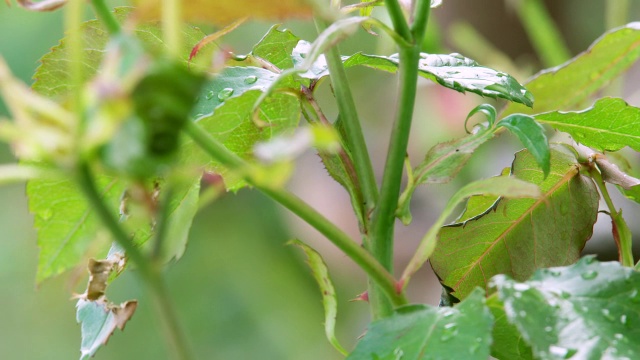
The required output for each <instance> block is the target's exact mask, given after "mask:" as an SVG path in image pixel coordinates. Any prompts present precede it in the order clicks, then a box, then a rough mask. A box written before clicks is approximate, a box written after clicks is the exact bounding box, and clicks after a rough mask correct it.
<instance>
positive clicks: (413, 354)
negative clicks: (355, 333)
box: [347, 289, 493, 360]
mask: <svg viewBox="0 0 640 360" xmlns="http://www.w3.org/2000/svg"><path fill="white" fill-rule="evenodd" d="M492 323H493V319H492V316H491V312H490V311H489V309H488V308H487V306H486V305H485V299H484V293H483V291H481V290H480V289H476V290H475V291H474V292H473V293H472V294H471V295H470V296H469V298H467V299H466V300H465V301H463V302H461V303H460V304H458V305H456V306H455V307H453V308H451V307H443V308H436V307H432V306H427V305H409V306H405V307H401V308H399V309H397V310H396V312H395V313H394V314H393V315H391V316H390V317H387V318H383V319H381V320H377V321H374V322H373V323H371V325H370V326H369V329H368V330H367V333H366V334H365V335H364V337H363V338H362V340H360V342H359V343H358V345H357V346H356V348H355V350H354V351H353V352H352V353H351V355H349V357H347V360H371V359H380V360H396V359H402V360H426V359H467V360H475V359H478V360H486V359H487V358H488V357H489V346H490V344H491V326H492Z"/></svg>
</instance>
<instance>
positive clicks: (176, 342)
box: [77, 163, 192, 360]
mask: <svg viewBox="0 0 640 360" xmlns="http://www.w3.org/2000/svg"><path fill="white" fill-rule="evenodd" d="M77 181H78V184H79V185H80V188H81V189H82V191H83V192H84V194H85V196H86V197H87V200H88V201H89V203H90V204H91V208H92V209H93V210H94V211H95V212H96V213H97V215H98V217H99V218H100V220H102V223H103V224H104V225H105V226H106V227H107V229H108V230H109V231H110V232H111V234H112V235H113V238H114V240H115V241H116V243H118V245H120V246H121V247H122V248H123V249H124V251H125V253H126V255H127V258H129V259H131V261H133V263H135V264H136V266H137V268H138V271H139V272H140V277H141V278H142V279H143V280H144V281H143V282H144V283H145V285H146V286H148V287H149V290H150V293H151V296H152V298H153V301H154V303H155V304H156V306H157V307H158V311H157V313H158V315H159V316H160V317H161V321H162V323H163V325H164V332H165V335H166V338H167V339H168V340H169V342H170V344H171V348H172V349H173V351H174V352H175V354H176V358H178V359H181V360H187V359H191V358H192V356H191V351H190V350H189V349H188V347H187V344H188V343H187V340H186V338H185V336H184V334H183V333H182V331H181V327H180V325H179V322H178V318H177V316H176V314H175V312H174V309H173V306H172V304H171V302H170V300H169V295H168V292H167V289H166V286H165V284H164V281H163V280H162V277H161V274H160V268H159V267H155V266H152V264H151V262H150V261H149V259H148V258H147V257H146V256H145V255H144V254H142V252H140V249H138V248H137V247H136V246H135V245H134V244H133V242H132V241H131V239H130V238H129V236H128V235H127V234H126V233H125V232H124V230H123V228H122V226H120V224H119V223H118V220H117V219H116V217H115V216H114V215H113V213H114V212H113V211H111V209H109V208H108V207H107V205H106V204H105V202H104V200H103V199H102V196H101V195H100V193H99V192H98V189H97V188H96V185H95V179H94V177H93V173H92V172H91V169H90V168H89V165H88V164H86V163H81V164H80V165H79V167H78V174H77Z"/></svg>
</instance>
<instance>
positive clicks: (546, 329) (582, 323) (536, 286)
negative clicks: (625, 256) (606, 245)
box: [493, 257, 640, 360]
mask: <svg viewBox="0 0 640 360" xmlns="http://www.w3.org/2000/svg"><path fill="white" fill-rule="evenodd" d="M493 284H494V285H495V286H496V287H497V289H498V294H499V296H500V299H501V300H502V302H503V303H504V309H505V312H506V314H507V317H508V319H509V321H510V322H511V323H513V324H515V326H516V327H517V328H518V330H519V331H520V333H521V334H522V335H523V337H524V339H526V341H527V342H528V343H529V344H531V347H532V348H533V353H534V354H535V357H536V358H537V359H543V360H546V359H550V360H551V359H554V360H555V359H568V358H572V359H637V358H639V357H640V347H639V346H638V343H637V339H638V337H639V336H640V328H639V327H637V326H635V324H638V322H640V295H639V294H640V293H639V292H638V289H639V288H640V273H638V272H637V271H635V270H633V269H630V268H625V267H622V266H621V265H620V264H619V263H617V262H608V263H600V262H597V261H595V260H594V258H593V257H586V258H583V259H580V261H578V263H576V264H575V265H572V266H567V267H558V268H551V269H543V270H539V271H537V272H536V273H535V274H534V275H533V277H532V278H531V279H530V280H529V281H527V282H524V283H518V282H516V281H514V280H512V279H510V278H509V277H507V276H504V275H500V276H496V277H494V279H493Z"/></svg>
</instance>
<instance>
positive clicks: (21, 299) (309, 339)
mask: <svg viewBox="0 0 640 360" xmlns="http://www.w3.org/2000/svg"><path fill="white" fill-rule="evenodd" d="M610 1H615V0H610ZM507 3H510V1H504V0H491V1H489V0H485V1H465V0H448V1H447V0H445V1H444V5H443V6H442V7H441V8H440V9H437V10H435V11H434V12H433V16H434V17H435V18H434V20H435V21H433V22H432V23H431V25H432V26H431V27H432V33H433V34H435V35H434V36H433V37H432V38H431V39H430V41H429V43H428V44H426V46H427V50H428V51H433V52H435V51H438V52H450V51H457V52H460V53H463V54H465V55H467V56H469V57H472V58H476V60H479V61H480V62H481V63H484V64H486V65H492V66H494V67H497V68H500V69H504V70H508V71H514V72H515V73H514V75H516V77H517V78H518V79H520V80H521V81H524V80H525V79H526V78H527V77H528V76H529V75H530V74H532V73H533V72H535V71H537V70H538V69H540V68H541V65H540V61H539V60H538V58H537V56H536V55H535V52H534V51H533V49H532V46H531V45H530V42H529V40H528V38H527V36H526V34H525V32H524V30H523V29H522V26H521V25H520V23H519V21H518V18H517V16H516V15H515V13H514V11H512V10H510V9H509V7H508V5H507ZM630 3H631V9H630V11H629V14H639V13H640V4H638V1H630ZM113 4H115V3H113ZM547 4H548V6H549V8H550V10H551V12H552V15H553V18H554V19H555V20H556V22H557V23H558V25H559V27H560V30H561V32H562V34H563V36H564V38H565V39H566V41H567V43H568V44H569V48H570V50H571V52H572V55H575V54H577V53H578V52H580V51H583V50H584V49H586V47H587V46H588V45H589V44H590V43H591V42H592V41H593V40H594V39H595V38H596V37H598V36H599V35H600V34H601V33H602V32H603V31H604V30H605V28H606V25H605V19H604V15H603V14H604V13H605V6H606V2H605V1H602V0H598V1H586V2H585V1H580V0H556V1H548V2H547ZM375 14H376V15H379V16H384V13H383V12H382V11H379V10H376V13H375ZM634 16H635V17H636V18H635V19H634V18H633V17H634ZM638 17H639V16H636V15H633V16H632V15H629V20H630V21H631V20H640V19H639V18H638ZM286 25H287V27H290V28H291V29H293V30H294V32H295V33H296V34H298V35H299V36H301V37H302V38H306V39H307V40H312V39H313V37H314V28H313V26H312V24H310V23H305V22H301V21H299V22H292V23H288V24H286ZM269 27H270V24H267V23H252V24H249V25H246V26H243V27H242V28H241V29H239V30H238V31H236V32H234V33H232V34H230V35H229V36H228V37H227V38H226V40H225V41H226V43H227V44H228V45H227V46H229V47H230V48H232V49H234V51H235V52H237V53H244V52H248V51H249V50H250V48H251V46H252V45H253V44H254V43H255V42H257V41H258V40H259V39H260V37H261V34H263V33H265V32H266V30H267V29H268V28H269ZM205 30H210V29H205ZM62 31H63V30H62V13H61V12H60V11H58V12H53V13H42V14H39V13H28V12H26V11H25V10H23V9H21V8H19V7H17V6H15V5H14V6H12V7H8V6H7V5H6V4H5V3H4V2H0V55H1V56H2V57H3V58H4V59H5V60H6V61H7V62H8V63H9V66H10V67H11V69H12V71H13V72H14V73H15V74H16V75H17V76H19V77H20V78H22V79H23V80H24V81H25V82H30V77H31V76H32V74H33V73H34V71H35V68H36V67H37V65H38V64H37V59H38V58H40V57H41V56H42V55H44V54H45V53H46V52H47V51H48V50H49V48H51V47H52V46H54V45H55V44H56V43H57V42H58V40H59V39H60V38H61V37H62ZM478 36H480V37H482V38H484V39H485V40H487V41H488V44H492V45H493V46H494V47H495V48H497V49H499V50H500V51H502V52H503V53H502V54H498V53H496V52H495V51H493V50H492V49H491V47H489V46H488V44H487V46H485V45H482V46H478V45H479V44H482V43H481V42H479V41H478V38H477V37H478ZM341 47H342V51H343V53H345V54H350V53H353V52H356V51H361V50H362V51H365V52H369V53H372V52H378V53H384V54H388V53H390V52H393V47H392V45H391V44H390V43H389V42H388V40H387V39H385V38H384V37H381V38H375V37H372V36H370V35H368V34H366V33H364V32H362V31H361V32H360V33H358V34H357V35H356V36H355V37H354V38H353V39H349V40H347V41H346V42H345V43H344V44H343V45H341ZM638 73H639V71H638V68H637V66H636V67H635V68H634V69H633V71H632V72H631V73H630V75H629V76H628V79H629V80H628V81H627V86H626V87H625V97H626V99H627V100H628V101H629V102H630V103H632V104H634V105H636V106H637V105H640V101H639V100H640V94H639V93H638V89H637V88H634V84H637V83H638V80H637V79H638V77H639V76H638ZM349 75H350V77H351V80H352V85H353V88H354V92H355V94H356V101H357V103H358V107H359V111H360V114H361V117H362V118H363V119H364V121H365V122H366V124H365V127H366V136H367V139H368V141H369V144H370V146H371V151H372V154H373V158H374V161H375V163H376V169H377V170H378V171H381V167H382V163H383V161H384V152H385V151H386V141H387V140H386V134H388V132H389V126H390V119H391V118H392V115H393V107H394V106H395V78H394V76H392V75H388V74H381V73H375V72H372V71H370V70H367V69H354V70H350V73H349ZM634 79H635V80H634ZM420 84H421V87H420V91H419V99H418V104H417V113H416V119H415V125H414V132H413V134H412V139H411V148H410V153H411V157H412V158H413V159H415V161H418V160H419V159H420V158H422V157H423V156H424V153H425V152H426V150H427V149H428V148H429V147H430V146H432V145H433V144H434V143H435V142H436V141H441V140H448V139H450V138H452V137H455V136H458V135H461V134H462V133H463V131H464V130H463V127H462V124H463V122H464V118H465V116H466V114H467V112H468V111H469V110H471V109H472V108H473V107H474V106H475V105H476V104H478V103H479V102H481V101H482V100H481V99H478V98H476V97H475V96H471V95H466V96H465V95H462V94H458V93H455V92H452V91H449V90H442V89H439V88H437V87H434V86H430V85H429V84H427V83H426V82H422V81H421V82H420ZM320 101H321V103H322V104H323V105H324V106H325V108H326V111H327V113H328V114H334V115H335V109H333V108H332V104H331V94H330V91H329V89H328V87H327V86H326V85H325V86H324V87H323V89H321V94H320ZM0 115H1V116H6V115H7V111H6V108H5V107H4V105H3V104H2V102H1V101H0ZM517 149H518V145H517V144H516V142H515V141H513V139H510V138H508V137H504V136H503V137H502V139H501V140H500V141H495V142H493V143H491V144H489V145H486V146H484V147H483V148H482V149H481V151H480V152H479V154H477V155H476V156H475V158H474V160H473V163H472V164H471V166H469V167H468V169H466V170H465V172H464V173H463V174H462V175H461V176H460V177H459V179H457V181H455V182H454V183H453V184H451V185H447V186H437V187H430V188H422V189H420V191H419V192H418V194H417V195H416V199H415V201H414V203H413V209H414V219H415V220H414V222H415V224H413V225H412V226H411V227H408V228H403V227H401V226H399V227H400V228H399V229H398V231H397V234H398V239H399V240H398V242H399V244H398V246H397V256H398V263H399V264H400V265H403V264H404V263H405V262H406V259H407V258H408V256H409V255H410V254H411V252H412V251H413V249H414V248H415V244H416V241H417V240H419V238H420V237H421V236H422V234H423V233H424V231H425V230H426V229H427V228H428V226H429V225H430V224H431V223H432V221H433V219H434V218H435V216H436V215H437V213H438V211H439V210H440V209H441V207H442V206H443V205H444V202H445V201H446V200H447V197H448V195H449V194H451V192H452V191H453V190H454V189H455V188H457V187H459V186H460V184H462V183H464V182H465V181H468V180H470V179H474V178H478V177H482V176H490V175H493V174H496V173H498V172H499V170H500V169H501V168H502V167H504V166H509V164H510V162H511V157H512V155H511V154H512V153H513V151H514V150H517ZM0 157H1V158H2V160H3V162H9V161H12V160H11V155H10V151H9V150H8V148H7V147H6V146H2V147H1V148H0ZM486 159H489V160H486ZM291 188H292V190H293V191H295V192H297V193H299V194H300V195H301V196H302V197H303V198H305V199H306V200H307V201H309V202H310V203H312V204H314V205H315V206H317V207H318V208H319V209H320V210H321V211H322V212H323V213H325V214H326V215H327V216H328V217H329V218H331V219H333V220H335V221H336V222H337V223H338V224H339V226H341V227H342V228H344V229H345V230H346V231H349V232H350V233H351V234H353V235H354V238H357V229H356V226H355V222H354V221H355V220H354V218H353V216H352V215H351V214H350V213H349V202H348V198H347V196H346V194H344V192H343V191H342V189H340V188H339V186H337V185H336V184H334V183H332V181H331V180H330V179H329V178H328V177H326V176H325V174H324V170H323V169H322V166H321V164H320V162H319V159H317V157H315V156H314V155H313V154H307V155H305V156H303V157H302V158H301V160H300V164H299V167H298V170H297V173H296V176H295V177H294V179H293V180H292V183H291ZM0 201H1V203H2V206H0V285H2V290H1V291H0V306H1V307H2V309H3V316H2V320H1V321H0V359H74V358H77V357H78V355H79V350H78V349H79V344H80V329H79V326H78V325H77V324H76V322H75V309H74V304H75V303H74V301H71V300H70V297H71V295H72V292H73V291H74V290H78V289H77V287H76V285H75V283H74V282H73V281H72V280H71V279H74V278H75V277H73V276H62V277H59V278H56V279H53V280H48V281H46V282H45V283H44V284H43V285H42V286H41V287H40V288H39V289H36V288H35V285H34V279H35V270H36V261H37V256H38V249H37V247H36V239H35V232H34V230H33V229H32V223H31V222H32V220H31V216H30V215H29V213H28V210H27V203H26V199H25V197H24V186H23V185H14V186H6V187H2V188H0ZM625 206H626V207H625V209H624V213H625V217H627V219H628V222H629V223H630V224H636V226H637V224H639V223H640V222H638V221H634V220H632V219H633V218H634V217H635V218H637V217H638V209H637V205H634V204H630V205H628V206H627V205H625ZM605 220H606V219H605ZM603 223H604V224H600V225H599V227H598V228H597V229H596V234H595V237H594V240H592V241H591V242H590V245H589V247H588V248H587V250H586V251H589V252H598V253H599V254H600V257H601V258H602V259H611V258H615V256H616V255H615V247H614V245H613V242H612V241H611V240H610V233H607V232H608V231H610V229H609V228H608V226H609V225H608V223H607V221H603ZM638 230H640V229H637V228H636V229H635V232H636V233H638ZM294 236H295V237H298V238H300V239H302V240H304V241H309V242H310V243H312V244H314V246H315V247H317V248H318V249H319V250H320V251H321V252H322V253H323V254H324V255H325V256H326V261H327V262H328V263H329V264H330V270H331V272H332V276H333V278H334V281H335V282H336V285H337V288H338V296H339V306H340V308H339V315H338V337H339V339H340V340H341V341H342V343H343V345H345V346H346V347H347V348H351V347H352V346H353V344H355V342H356V338H357V336H358V335H360V334H361V333H362V332H363V331H364V329H365V327H366V324H367V322H368V308H367V306H366V304H364V303H352V302H348V300H349V299H351V298H354V297H355V296H356V295H357V294H359V293H360V292H362V291H363V290H364V289H365V288H366V283H365V280H364V277H363V276H362V273H361V272H360V271H359V270H357V269H355V268H354V267H353V265H352V264H351V263H350V261H349V260H348V259H347V258H346V257H344V256H342V255H340V254H339V253H337V252H336V250H335V249H334V248H333V247H332V246H331V245H330V244H327V243H326V242H325V241H322V239H321V237H320V236H319V235H318V234H316V233H315V232H313V231H311V230H310V229H308V227H305V226H304V225H303V224H301V223H300V222H299V221H297V220H296V219H294V218H292V217H291V216H289V215H288V214H286V213H285V212H284V211H283V210H282V209H281V208H279V207H278V206H277V205H275V204H274V203H273V202H271V201H270V200H269V199H266V198H264V197H263V196H262V195H261V194H259V193H258V192H256V191H251V190H243V191H241V192H240V193H239V194H238V195H232V194H227V195H225V196H223V197H222V198H221V199H220V200H219V201H217V202H215V203H213V204H212V205H211V206H209V207H208V208H207V209H205V210H204V211H202V212H201V213H200V214H199V215H198V216H197V218H196V219H195V222H194V227H193V229H192V236H191V240H190V242H189V245H188V249H187V252H186V254H185V255H184V257H183V258H182V259H181V260H180V261H178V262H176V263H174V264H170V265H169V266H168V267H167V270H166V275H167V278H168V282H169V288H170V290H171V292H172V296H173V300H174V302H175V304H176V307H177V309H178V312H179V316H180V318H181V320H182V321H183V325H184V328H185V331H186V333H187V335H188V337H189V339H190V341H191V343H192V344H193V345H194V348H195V349H196V350H197V353H198V355H199V357H200V358H202V359H274V360H281V359H305V360H307V359H308V360H313V359H318V360H320V359H323V360H324V359H340V358H342V357H341V356H340V355H339V354H338V353H337V352H336V351H335V350H333V349H332V348H331V347H330V346H329V345H328V343H327V341H326V340H325V339H324V329H323V326H322V322H323V314H322V304H321V300H320V296H319V292H318V289H317V287H316V284H315V283H314V281H313V279H312V277H311V275H310V272H309V270H308V268H307V267H306V265H305V263H304V259H303V258H302V257H301V254H300V253H298V251H297V250H296V249H293V248H290V247H287V246H284V243H285V242H286V241H287V240H288V239H290V238H292V237H294ZM636 248H637V246H636ZM79 274H83V272H82V270H80V272H79ZM84 281H85V279H82V280H81V283H82V284H83V283H84ZM435 284H436V282H435V281H434V278H433V275H431V274H430V269H424V271H422V272H421V274H420V278H419V279H418V280H417V281H415V282H414V283H413V284H412V285H413V287H412V289H411V293H410V295H411V298H412V300H414V301H422V302H428V303H431V304H435V303H436V302H437V299H438V297H439V294H440V290H439V288H438V287H437V286H435ZM108 296H109V298H110V299H111V300H112V301H115V302H119V301H124V300H128V299H131V298H137V299H138V300H139V301H140V306H139V307H138V310H137V312H136V314H135V316H134V318H133V320H132V321H131V322H130V323H129V324H127V328H126V330H125V332H124V333H121V332H119V331H117V332H116V334H115V335H114V336H113V337H112V338H111V339H110V341H109V345H108V346H107V347H105V348H103V349H101V350H99V351H98V353H97V355H96V359H165V358H167V354H166V351H165V346H164V344H163V338H162V336H161V333H160V331H159V327H160V326H159V325H160V324H159V321H158V319H157V318H156V316H155V315H154V313H153V311H152V309H151V308H150V306H149V301H148V300H147V298H146V295H145V293H144V292H143V291H142V290H141V286H140V284H139V282H138V280H137V278H136V276H135V272H126V273H125V274H124V275H123V276H121V277H120V278H119V279H118V280H117V281H115V282H114V283H113V285H112V286H111V287H110V288H109V292H108Z"/></svg>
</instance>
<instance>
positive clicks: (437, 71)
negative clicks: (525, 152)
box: [344, 53, 533, 106]
mask: <svg viewBox="0 0 640 360" xmlns="http://www.w3.org/2000/svg"><path fill="white" fill-rule="evenodd" d="M399 61H400V59H399V57H398V55H397V54H395V55H391V56H378V55H366V54H362V53H358V54H355V55H352V56H350V57H348V58H346V59H345V60H344V65H345V66H346V67H349V66H356V65H363V66H367V67H371V68H374V69H378V70H384V71H389V72H396V71H397V70H398V64H399ZM418 70H419V74H420V75H421V76H422V77H425V78H427V79H430V80H433V81H435V82H437V83H438V84H440V85H442V86H444V87H447V88H450V89H453V90H456V91H459V92H462V93H464V92H466V91H470V92H472V93H476V94H478V95H481V96H487V97H491V98H503V99H507V100H510V101H515V102H519V103H522V104H524V105H526V106H532V105H533V96H532V95H531V93H530V92H529V91H527V89H525V88H524V87H523V86H522V85H520V83H518V81H517V80H516V79H514V78H513V77H511V76H510V75H509V74H506V73H503V72H500V71H496V70H493V69H490V68H487V67H484V66H481V65H480V64H478V63H477V62H475V61H474V60H471V59H469V58H466V57H464V56H461V55H459V54H451V55H433V54H425V53H422V54H421V59H420V63H419V65H418Z"/></svg>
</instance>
